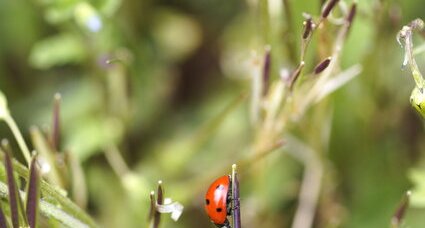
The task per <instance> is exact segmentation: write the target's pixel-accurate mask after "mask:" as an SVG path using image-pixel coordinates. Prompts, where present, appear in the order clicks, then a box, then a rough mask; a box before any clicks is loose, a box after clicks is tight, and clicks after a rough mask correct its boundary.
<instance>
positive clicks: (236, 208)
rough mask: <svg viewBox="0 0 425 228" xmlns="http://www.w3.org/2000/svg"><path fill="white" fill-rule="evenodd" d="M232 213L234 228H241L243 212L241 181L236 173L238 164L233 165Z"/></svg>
mask: <svg viewBox="0 0 425 228" xmlns="http://www.w3.org/2000/svg"><path fill="white" fill-rule="evenodd" d="M232 209H233V210H232V213H233V228H241V210H240V200H239V180H238V176H237V172H236V164H233V165H232Z"/></svg>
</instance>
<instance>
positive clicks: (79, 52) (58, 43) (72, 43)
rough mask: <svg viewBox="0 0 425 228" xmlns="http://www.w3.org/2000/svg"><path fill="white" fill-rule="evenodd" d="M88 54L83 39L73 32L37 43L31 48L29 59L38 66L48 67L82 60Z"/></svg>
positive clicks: (41, 67) (33, 64)
mask: <svg viewBox="0 0 425 228" xmlns="http://www.w3.org/2000/svg"><path fill="white" fill-rule="evenodd" d="M86 54H87V53H86V50H85V47H84V45H83V43H82V42H81V40H79V39H78V38H77V37H76V36H74V35H72V34H61V35H57V36H54V37H50V38H47V39H45V40H43V41H40V42H39V43H37V44H36V45H35V46H34V47H33V49H32V50H31V54H30V58H29V61H30V64H31V65H32V66H34V67H36V68H39V69H48V68H51V67H53V66H60V65H65V64H70V63H79V62H82V61H83V60H84V59H85V58H86Z"/></svg>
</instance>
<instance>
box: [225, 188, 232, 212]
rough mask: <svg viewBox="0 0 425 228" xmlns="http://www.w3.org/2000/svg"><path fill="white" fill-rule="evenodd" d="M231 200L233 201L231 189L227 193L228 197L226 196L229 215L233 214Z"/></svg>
mask: <svg viewBox="0 0 425 228" xmlns="http://www.w3.org/2000/svg"><path fill="white" fill-rule="evenodd" d="M231 202H232V191H231V190H230V189H229V192H228V194H227V198H226V205H227V208H226V210H227V215H228V216H229V215H232V209H233V208H232V204H231Z"/></svg>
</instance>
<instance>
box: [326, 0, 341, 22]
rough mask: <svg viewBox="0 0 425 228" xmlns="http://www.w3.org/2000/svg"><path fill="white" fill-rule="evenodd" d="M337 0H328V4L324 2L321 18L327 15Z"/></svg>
mask: <svg viewBox="0 0 425 228" xmlns="http://www.w3.org/2000/svg"><path fill="white" fill-rule="evenodd" d="M338 1H339V0H329V2H328V4H326V6H325V8H323V11H322V18H327V17H328V16H329V13H330V12H331V11H332V9H333V8H334V7H335V5H336V4H337V3H338Z"/></svg>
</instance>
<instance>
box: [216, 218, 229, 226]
mask: <svg viewBox="0 0 425 228" xmlns="http://www.w3.org/2000/svg"><path fill="white" fill-rule="evenodd" d="M216 225H217V224H216ZM217 227H219V228H232V227H231V226H230V222H229V220H227V219H226V221H224V223H223V224H220V225H217Z"/></svg>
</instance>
